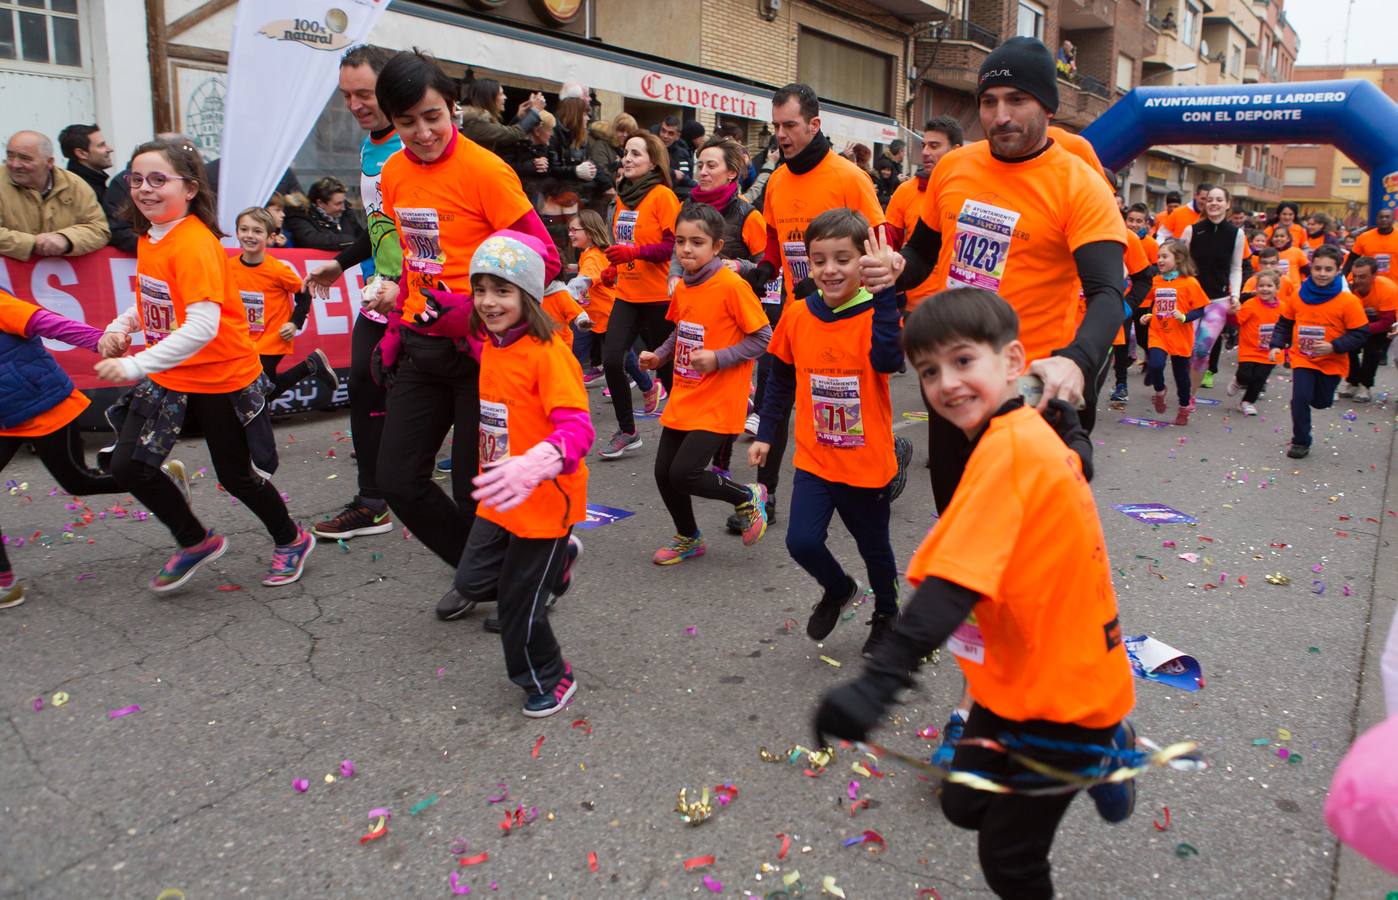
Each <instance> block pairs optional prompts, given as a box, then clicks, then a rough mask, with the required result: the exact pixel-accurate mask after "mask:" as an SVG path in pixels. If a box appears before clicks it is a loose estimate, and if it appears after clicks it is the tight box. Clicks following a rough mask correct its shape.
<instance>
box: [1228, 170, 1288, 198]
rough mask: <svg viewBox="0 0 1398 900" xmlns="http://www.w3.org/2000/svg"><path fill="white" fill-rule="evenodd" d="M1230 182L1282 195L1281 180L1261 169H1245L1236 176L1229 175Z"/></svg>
mask: <svg viewBox="0 0 1398 900" xmlns="http://www.w3.org/2000/svg"><path fill="white" fill-rule="evenodd" d="M1228 181H1229V182H1231V183H1233V184H1246V185H1248V186H1250V187H1255V188H1262V189H1263V190H1264V191H1268V192H1271V193H1280V192H1281V189H1282V183H1281V179H1280V178H1278V177H1276V176H1275V175H1268V174H1267V173H1266V172H1263V171H1262V170H1260V169H1243V171H1241V172H1239V173H1237V174H1235V175H1229V176H1228Z"/></svg>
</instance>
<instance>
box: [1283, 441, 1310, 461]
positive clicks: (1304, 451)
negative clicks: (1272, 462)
mask: <svg viewBox="0 0 1398 900" xmlns="http://www.w3.org/2000/svg"><path fill="white" fill-rule="evenodd" d="M1286 455H1287V456H1289V457H1291V458H1292V459H1305V458H1306V457H1307V456H1310V455H1311V448H1310V447H1307V446H1306V445H1305V444H1292V445H1291V447H1290V448H1289V449H1288V450H1287V451H1286Z"/></svg>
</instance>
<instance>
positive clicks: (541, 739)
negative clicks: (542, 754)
mask: <svg viewBox="0 0 1398 900" xmlns="http://www.w3.org/2000/svg"><path fill="white" fill-rule="evenodd" d="M542 746H544V736H543V735H542V734H541V735H539V739H538V740H537V741H535V742H534V749H533V750H530V751H529V755H530V756H532V757H534V758H535V759H538V758H539V748H540V747H542Z"/></svg>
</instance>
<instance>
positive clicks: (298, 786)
mask: <svg viewBox="0 0 1398 900" xmlns="http://www.w3.org/2000/svg"><path fill="white" fill-rule="evenodd" d="M291 789H292V790H293V791H295V792H296V793H298V794H304V793H306V791H308V790H310V789H311V783H310V782H309V781H307V780H306V779H304V778H293V779H291Z"/></svg>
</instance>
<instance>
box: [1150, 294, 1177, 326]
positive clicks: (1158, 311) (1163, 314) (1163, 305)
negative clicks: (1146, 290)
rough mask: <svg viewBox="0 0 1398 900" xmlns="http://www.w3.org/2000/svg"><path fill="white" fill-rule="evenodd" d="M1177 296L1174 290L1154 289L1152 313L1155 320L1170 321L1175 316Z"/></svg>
mask: <svg viewBox="0 0 1398 900" xmlns="http://www.w3.org/2000/svg"><path fill="white" fill-rule="evenodd" d="M1178 301H1179V295H1178V293H1177V292H1176V290H1175V289H1174V288H1156V289H1155V306H1154V307H1153V312H1154V313H1155V317H1156V318H1157V319H1170V318H1173V317H1174V315H1175V304H1176V303H1178Z"/></svg>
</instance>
